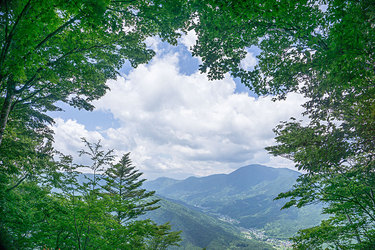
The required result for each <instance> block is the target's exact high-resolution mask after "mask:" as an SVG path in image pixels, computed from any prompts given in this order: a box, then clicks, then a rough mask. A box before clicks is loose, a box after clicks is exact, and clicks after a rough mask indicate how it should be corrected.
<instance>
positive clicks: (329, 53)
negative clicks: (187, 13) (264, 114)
mask: <svg viewBox="0 0 375 250" xmlns="http://www.w3.org/2000/svg"><path fill="white" fill-rule="evenodd" d="M195 8H196V12H195V15H196V18H195V19H194V21H193V22H191V24H190V29H194V30H195V32H196V33H197V35H198V41H197V43H196V44H195V45H194V46H193V53H194V54H195V55H198V56H200V57H202V65H201V66H200V67H201V70H202V71H205V72H208V75H209V77H210V78H211V79H220V78H222V77H223V76H224V74H225V73H227V72H230V73H231V74H232V75H233V76H236V77H239V78H240V79H241V80H242V82H243V83H245V84H246V85H247V86H248V87H249V88H250V89H252V90H253V91H255V92H256V93H257V94H259V95H264V94H268V95H273V96H274V97H275V99H278V98H279V99H283V98H285V97H286V94H287V93H288V92H293V91H295V92H299V93H301V94H303V95H304V96H305V97H306V98H307V100H308V101H307V102H306V103H305V104H304V107H305V113H304V114H305V115H306V116H307V117H308V122H307V124H306V122H305V123H302V122H300V121H296V120H293V119H292V120H291V121H289V122H284V123H282V124H280V125H279V126H278V127H277V128H276V129H275V133H276V141H277V145H276V146H273V147H268V150H269V151H270V152H271V153H272V154H273V155H278V156H284V157H287V158H289V159H292V160H294V161H295V163H296V167H297V168H298V169H300V170H304V171H305V172H306V174H303V175H302V176H301V177H300V178H299V179H298V182H297V184H296V185H295V187H294V188H293V190H291V191H290V192H287V193H284V194H280V195H279V196H278V198H290V199H291V200H290V201H289V202H288V203H287V204H286V205H285V208H287V207H290V206H297V207H301V206H304V205H307V204H310V203H314V202H323V203H324V204H325V209H324V213H327V214H329V215H330V216H331V217H330V219H329V220H327V221H323V222H322V224H321V225H320V226H319V227H316V228H311V229H306V230H302V231H301V232H300V234H299V235H298V236H296V237H295V238H294V240H295V244H296V245H295V246H296V247H297V248H298V247H300V248H302V249H306V248H314V247H318V248H319V247H322V244H324V243H326V244H327V243H328V244H332V246H337V247H347V248H362V249H363V248H365V249H366V248H373V247H374V244H375V243H374V240H373V239H374V230H373V228H374V225H375V220H374V218H375V217H374V215H375V202H374V192H375V185H374V184H375V175H374V169H375V168H374V167H375V162H374V159H375V154H374V152H375V151H374V148H375V100H374V96H375V87H374V86H375V84H374V79H375V66H374V65H375V54H374V51H375V50H374V48H375V33H374V32H373V27H374V25H375V23H374V22H375V4H374V2H373V1H368V0H361V1H336V0H331V1H328V0H327V1H325V0H321V1H319V0H318V1H314V0H312V1H309V0H306V1H283V0H282V1H257V0H254V1H221V0H209V1H201V2H199V3H196V5H195ZM251 46H257V47H258V48H260V50H261V52H260V54H259V55H258V56H257V60H258V64H257V65H256V66H255V67H254V69H252V70H247V69H244V68H243V67H241V60H242V59H243V58H245V55H246V49H247V48H250V47H251ZM328 228H329V230H330V231H329V232H327V233H324V234H323V233H321V232H323V231H324V230H325V229H328ZM337 235H340V237H337ZM316 237H321V238H320V240H319V241H315V243H313V242H314V239H316Z"/></svg>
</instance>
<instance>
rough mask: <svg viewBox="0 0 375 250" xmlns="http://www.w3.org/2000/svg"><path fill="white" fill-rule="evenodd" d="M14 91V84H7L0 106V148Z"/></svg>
mask: <svg viewBox="0 0 375 250" xmlns="http://www.w3.org/2000/svg"><path fill="white" fill-rule="evenodd" d="M14 91H15V89H14V85H13V84H8V88H7V94H6V96H5V100H4V103H3V106H2V108H1V113H0V148H1V144H2V141H3V136H4V131H5V127H6V125H7V123H8V117H9V113H10V110H11V107H12V101H13V98H14Z"/></svg>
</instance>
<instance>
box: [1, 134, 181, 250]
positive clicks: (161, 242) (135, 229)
mask: <svg viewBox="0 0 375 250" xmlns="http://www.w3.org/2000/svg"><path fill="white" fill-rule="evenodd" d="M84 142H85V145H86V147H87V150H82V151H81V152H80V153H81V155H88V156H89V158H90V161H91V164H90V165H88V166H84V165H76V164H73V162H72V158H71V157H70V156H63V155H61V157H60V161H59V162H56V165H57V166H56V167H59V169H60V170H61V171H62V172H60V173H56V176H55V177H56V178H57V179H58V180H59V181H56V182H55V184H56V185H55V186H56V188H57V189H55V191H52V190H51V186H52V184H53V183H52V182H51V181H50V182H48V183H44V184H43V183H39V184H38V182H37V181H35V180H32V179H27V180H25V181H24V182H22V183H21V184H20V185H19V186H18V187H17V188H15V189H13V190H11V191H9V192H7V193H6V196H5V198H6V201H5V205H4V208H3V209H4V213H5V214H8V215H9V216H6V218H2V220H1V228H2V231H3V232H4V235H5V236H8V239H7V240H8V242H7V246H8V248H9V249H35V248H42V247H44V248H55V249H59V248H61V249H98V248H100V249H134V248H136V249H149V248H150V246H152V247H153V249H166V247H168V246H171V245H177V243H178V241H180V236H179V232H170V229H171V227H170V225H168V224H163V225H157V224H156V223H155V222H153V221H151V220H136V219H137V217H138V216H139V215H140V214H143V213H145V211H147V210H150V209H149V206H150V204H152V205H154V204H155V203H156V202H157V201H158V200H153V201H152V202H151V201H149V200H150V199H151V200H152V199H153V198H152V195H153V192H145V191H144V190H143V189H141V188H140V186H141V185H137V186H133V185H130V186H126V185H124V186H122V188H123V192H122V194H120V193H115V192H108V191H107V189H108V187H112V189H111V190H113V188H114V187H115V186H114V185H113V183H114V182H111V183H106V181H105V180H109V179H111V178H112V179H111V180H113V181H118V177H117V176H112V177H109V176H106V177H104V176H103V174H105V172H104V167H106V166H108V165H109V166H110V167H109V168H108V169H107V170H108V172H111V173H113V171H110V170H111V169H112V167H113V166H117V167H119V165H121V161H120V163H118V164H114V165H113V161H114V156H113V154H112V151H104V150H103V149H102V146H101V144H100V143H90V142H87V141H86V140H84ZM122 159H126V160H127V162H130V159H129V154H126V155H125V156H124V157H123V158H122ZM121 166H122V170H123V171H124V172H128V173H129V171H128V169H127V168H128V167H129V168H131V169H130V172H138V171H135V170H134V167H133V166H129V165H121ZM78 168H79V169H82V168H88V169H89V170H91V171H92V173H93V174H92V175H84V176H85V178H84V181H83V182H80V181H79V178H78V176H79V172H78V171H77V170H78ZM112 170H113V169H112ZM86 171H87V170H86ZM139 176H140V175H139V173H138V174H137V175H135V176H133V177H134V178H132V180H131V183H139V184H142V182H143V180H141V181H138V177H139ZM128 184H130V183H129V182H128ZM119 201H121V202H119ZM142 205H143V206H142ZM140 207H141V208H144V209H142V210H139V208H140ZM156 208H157V207H155V206H153V207H152V208H151V209H156ZM114 212H115V214H114ZM121 214H126V215H132V216H131V218H128V217H126V216H125V217H122V218H121V219H120V216H119V215H121Z"/></svg>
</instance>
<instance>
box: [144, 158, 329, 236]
mask: <svg viewBox="0 0 375 250" xmlns="http://www.w3.org/2000/svg"><path fill="white" fill-rule="evenodd" d="M299 175H300V173H298V172H296V171H293V170H290V169H283V168H271V167H266V166H262V165H249V166H245V167H242V168H239V169H237V170H236V171H234V172H232V173H230V174H215V175H210V176H206V177H189V178H187V179H185V180H174V179H171V178H159V179H156V180H154V181H148V182H145V184H144V187H145V188H146V189H149V190H155V191H156V193H157V194H158V195H160V196H162V197H166V198H169V199H174V200H178V201H182V202H184V203H186V204H188V205H190V206H194V207H195V208H198V209H200V210H201V211H202V212H204V213H206V214H209V215H213V216H216V217H224V218H227V219H228V220H229V221H232V223H235V224H236V226H240V227H243V228H247V229H258V230H264V231H265V233H266V234H267V235H268V236H270V237H274V238H278V239H287V238H289V237H290V236H292V235H293V234H294V233H296V232H297V231H298V230H299V229H301V228H306V227H310V226H314V225H316V224H318V223H319V222H320V220H321V219H322V218H323V216H322V215H320V212H321V206H319V205H314V206H307V207H304V208H302V209H297V208H290V209H286V210H280V209H281V207H282V206H283V204H284V203H285V202H286V201H285V200H281V201H280V200H279V201H274V200H273V199H274V198H275V197H276V196H277V194H279V193H280V192H285V191H287V190H289V189H290V188H291V187H292V186H293V184H294V183H295V181H296V179H297V178H298V176H299Z"/></svg>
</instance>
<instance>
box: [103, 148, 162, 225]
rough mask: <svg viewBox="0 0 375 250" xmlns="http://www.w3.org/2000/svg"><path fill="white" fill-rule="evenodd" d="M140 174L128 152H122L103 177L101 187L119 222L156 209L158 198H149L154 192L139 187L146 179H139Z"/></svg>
mask: <svg viewBox="0 0 375 250" xmlns="http://www.w3.org/2000/svg"><path fill="white" fill-rule="evenodd" d="M141 175H142V173H140V172H139V171H138V170H136V169H135V166H133V165H132V162H131V160H130V153H127V154H124V155H123V156H122V158H121V160H120V161H119V162H118V163H117V164H114V165H111V166H110V167H109V168H108V169H107V170H106V171H105V175H104V177H103V180H104V181H105V183H106V184H105V186H104V187H103V188H104V189H105V190H106V191H107V193H108V195H110V196H111V199H112V200H114V204H111V207H112V209H113V212H114V213H115V214H116V218H117V220H118V221H119V222H120V223H125V222H127V221H129V220H132V219H133V218H136V217H138V216H140V215H142V214H144V213H146V212H147V211H151V210H154V209H157V208H158V207H157V206H154V205H155V204H156V203H157V202H158V201H159V199H153V200H149V198H151V197H153V195H154V194H155V192H154V191H152V192H148V191H146V190H145V189H140V186H141V185H142V183H143V182H144V181H145V180H146V179H141V180H140V179H139V177H140V176H141Z"/></svg>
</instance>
